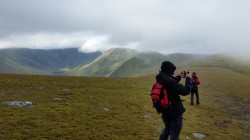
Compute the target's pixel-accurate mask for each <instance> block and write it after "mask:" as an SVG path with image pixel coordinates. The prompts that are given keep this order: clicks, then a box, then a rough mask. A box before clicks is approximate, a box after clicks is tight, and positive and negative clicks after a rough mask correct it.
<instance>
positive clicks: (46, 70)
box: [0, 48, 101, 74]
mask: <svg viewBox="0 0 250 140" xmlns="http://www.w3.org/2000/svg"><path fill="white" fill-rule="evenodd" d="M100 55H101V52H96V53H82V52H79V51H78V50H77V49H76V48H70V49H54V50H41V49H2V50H0V58H1V59H0V64H1V68H0V72H4V73H25V74H65V69H72V68H75V67H77V66H79V65H85V64H88V63H90V62H91V61H93V60H94V59H95V58H97V57H98V56H100Z"/></svg>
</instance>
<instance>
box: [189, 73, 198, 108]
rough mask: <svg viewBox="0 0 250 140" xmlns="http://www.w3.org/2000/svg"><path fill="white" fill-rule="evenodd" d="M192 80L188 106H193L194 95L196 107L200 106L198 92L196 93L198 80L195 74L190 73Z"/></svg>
mask: <svg viewBox="0 0 250 140" xmlns="http://www.w3.org/2000/svg"><path fill="white" fill-rule="evenodd" d="M192 79H193V88H192V90H191V102H190V105H194V94H195V97H196V105H199V104H200V99H199V91H198V85H199V84H200V80H199V78H198V77H197V75H196V72H193V73H192Z"/></svg>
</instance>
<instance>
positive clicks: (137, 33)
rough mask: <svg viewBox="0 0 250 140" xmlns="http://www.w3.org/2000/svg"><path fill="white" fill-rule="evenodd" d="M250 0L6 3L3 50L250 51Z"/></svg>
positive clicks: (1, 16)
mask: <svg viewBox="0 0 250 140" xmlns="http://www.w3.org/2000/svg"><path fill="white" fill-rule="evenodd" d="M249 38H250V1H249V0H136V1H135V0H0V48H10V47H28V48H44V49H49V48H66V47H67V48H70V47H77V48H80V50H82V51H86V52H91V51H96V50H99V51H105V50H107V49H109V48H112V47H125V48H132V49H137V50H142V51H149V50H153V51H158V52H161V53H173V52H183V53H185V52H188V53H236V54H244V55H247V54H248V52H249V51H250V43H249Z"/></svg>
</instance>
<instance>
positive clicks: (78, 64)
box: [0, 48, 250, 77]
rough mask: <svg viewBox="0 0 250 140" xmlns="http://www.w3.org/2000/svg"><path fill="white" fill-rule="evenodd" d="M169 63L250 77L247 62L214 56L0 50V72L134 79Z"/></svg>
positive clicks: (119, 50) (114, 49) (72, 50)
mask: <svg viewBox="0 0 250 140" xmlns="http://www.w3.org/2000/svg"><path fill="white" fill-rule="evenodd" d="M164 60H170V61H172V62H174V63H175V64H176V65H177V66H178V67H179V68H186V67H187V66H191V67H222V68H226V69H230V70H233V71H235V72H238V73H241V74H246V75H250V63H249V62H247V61H245V62H243V61H242V60H236V59H235V58H232V57H229V56H225V55H222V54H220V55H219V54H218V55H198V54H181V53H176V54H168V55H163V54H160V53H156V52H136V51H135V50H130V49H125V48H113V49H110V50H108V51H106V52H105V53H103V54H101V53H100V52H97V53H80V52H78V50H77V49H61V50H60V49H57V50H34V49H5V50H0V65H1V67H0V72H2V73H18V74H40V75H58V74H59V75H71V76H95V77H96V76H100V77H134V76H143V75H148V74H149V73H154V72H155V71H158V70H159V67H160V63H159V62H161V61H164Z"/></svg>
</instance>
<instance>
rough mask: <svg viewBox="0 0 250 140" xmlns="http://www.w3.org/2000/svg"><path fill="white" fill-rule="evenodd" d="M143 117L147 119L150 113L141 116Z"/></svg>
mask: <svg viewBox="0 0 250 140" xmlns="http://www.w3.org/2000/svg"><path fill="white" fill-rule="evenodd" d="M143 118H145V119H147V118H151V115H150V114H146V115H144V116H143Z"/></svg>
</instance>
